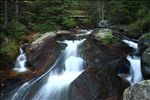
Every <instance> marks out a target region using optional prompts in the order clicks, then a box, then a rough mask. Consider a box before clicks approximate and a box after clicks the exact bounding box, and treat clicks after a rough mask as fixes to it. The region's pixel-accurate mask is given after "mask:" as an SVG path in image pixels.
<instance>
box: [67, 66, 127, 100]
mask: <svg viewBox="0 0 150 100" xmlns="http://www.w3.org/2000/svg"><path fill="white" fill-rule="evenodd" d="M101 67H105V68H104V69H103V68H102V69H97V68H90V69H88V70H86V71H85V72H83V73H82V75H81V76H79V77H78V78H77V79H76V80H75V81H74V82H73V83H72V84H71V86H70V91H69V93H70V95H69V97H70V98H69V100H105V99H108V98H109V99H108V100H110V98H111V97H112V96H115V97H118V98H120V99H119V100H122V99H121V97H122V95H123V91H124V90H125V89H126V88H127V87H128V86H129V83H128V82H126V81H124V80H123V79H121V78H120V77H119V76H117V74H116V72H115V71H114V70H112V69H111V68H109V67H107V66H101Z"/></svg>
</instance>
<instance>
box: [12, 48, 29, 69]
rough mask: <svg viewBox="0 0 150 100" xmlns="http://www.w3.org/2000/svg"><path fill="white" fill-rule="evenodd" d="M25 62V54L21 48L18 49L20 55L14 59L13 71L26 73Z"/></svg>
mask: <svg viewBox="0 0 150 100" xmlns="http://www.w3.org/2000/svg"><path fill="white" fill-rule="evenodd" d="M26 61H27V59H26V54H25V53H24V52H23V50H22V48H20V55H19V56H18V57H17V59H16V63H15V68H13V70H14V71H17V72H25V71H27V70H28V69H27V68H26V67H25V63H26Z"/></svg>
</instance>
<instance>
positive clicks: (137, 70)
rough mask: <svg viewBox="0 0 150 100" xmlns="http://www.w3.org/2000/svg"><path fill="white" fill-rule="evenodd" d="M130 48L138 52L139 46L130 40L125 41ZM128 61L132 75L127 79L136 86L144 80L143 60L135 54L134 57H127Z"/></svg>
mask: <svg viewBox="0 0 150 100" xmlns="http://www.w3.org/2000/svg"><path fill="white" fill-rule="evenodd" d="M123 42H125V43H126V44H128V46H130V47H132V48H133V49H134V52H137V49H138V45H137V43H135V42H133V41H129V40H123ZM127 59H128V61H129V62H130V72H131V73H130V74H131V75H129V76H128V77H127V78H126V79H127V80H128V81H129V82H130V83H131V84H135V83H137V82H139V81H141V80H143V77H142V73H141V59H140V57H138V56H136V55H135V54H134V53H133V55H128V56H127Z"/></svg>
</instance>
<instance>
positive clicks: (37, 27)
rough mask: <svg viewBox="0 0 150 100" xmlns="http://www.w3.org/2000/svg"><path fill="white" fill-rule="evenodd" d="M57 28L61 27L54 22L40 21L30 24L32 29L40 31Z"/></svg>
mask: <svg viewBox="0 0 150 100" xmlns="http://www.w3.org/2000/svg"><path fill="white" fill-rule="evenodd" d="M58 29H61V27H60V26H57V25H56V24H55V23H50V24H47V23H42V24H36V25H33V26H32V30H33V31H35V32H41V33H45V32H49V31H53V30H58Z"/></svg>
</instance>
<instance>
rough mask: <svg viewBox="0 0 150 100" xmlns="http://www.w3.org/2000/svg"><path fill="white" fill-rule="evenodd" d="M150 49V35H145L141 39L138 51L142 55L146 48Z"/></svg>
mask: <svg viewBox="0 0 150 100" xmlns="http://www.w3.org/2000/svg"><path fill="white" fill-rule="evenodd" d="M148 47H150V33H147V34H144V35H142V36H141V37H140V38H139V42H138V51H139V54H140V55H142V53H143V52H144V50H145V49H146V48H148Z"/></svg>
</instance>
